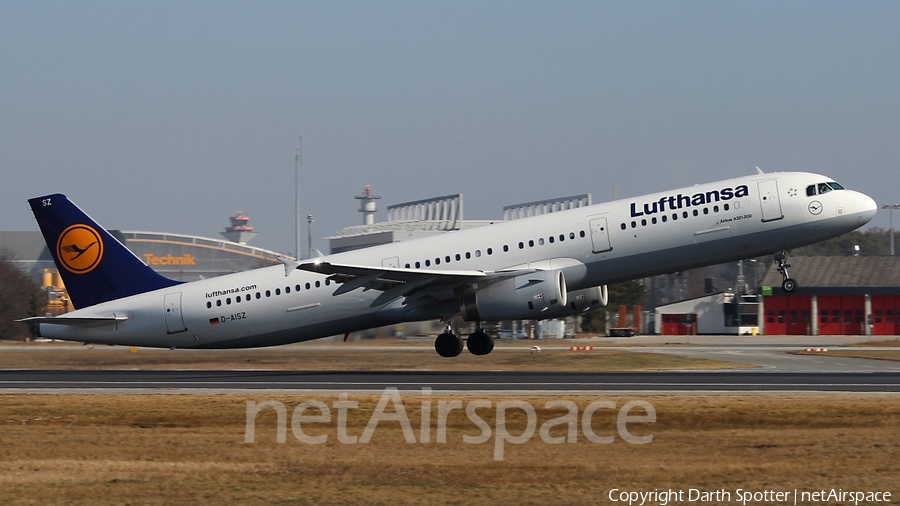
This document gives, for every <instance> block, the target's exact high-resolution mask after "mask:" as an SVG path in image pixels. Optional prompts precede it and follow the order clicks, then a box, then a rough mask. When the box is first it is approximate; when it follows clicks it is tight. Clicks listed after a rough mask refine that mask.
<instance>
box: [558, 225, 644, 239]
mask: <svg viewBox="0 0 900 506" xmlns="http://www.w3.org/2000/svg"><path fill="white" fill-rule="evenodd" d="M626 228H628V227H626V226H625V224H624V223H623V224H622V230H625V229H626ZM551 239H553V238H552V237H551Z"/></svg>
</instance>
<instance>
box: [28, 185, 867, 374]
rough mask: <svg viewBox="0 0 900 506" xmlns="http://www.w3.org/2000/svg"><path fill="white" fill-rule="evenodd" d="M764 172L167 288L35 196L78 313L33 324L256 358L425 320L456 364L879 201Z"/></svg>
mask: <svg viewBox="0 0 900 506" xmlns="http://www.w3.org/2000/svg"><path fill="white" fill-rule="evenodd" d="M757 172H758V173H757V174H754V175H752V176H746V177H738V178H735V179H730V180H726V181H719V182H715V183H709V184H702V185H696V186H692V187H688V188H681V189H677V190H671V191H667V192H663V193H657V194H651V195H644V196H640V197H635V198H633V199H625V200H617V201H613V202H607V203H602V204H597V205H593V206H587V207H580V208H575V209H569V210H565V211H559V212H553V213H549V214H543V215H539V216H534V217H530V218H524V219H518V220H512V221H501V222H497V223H494V224H492V225H487V226H483V227H478V228H473V229H467V230H461V231H454V232H448V233H445V234H441V235H438V236H432V237H426V238H422V239H417V240H413V241H408V242H401V243H393V244H386V245H382V246H376V247H371V248H367V249H362V250H357V251H349V252H345V253H339V254H334V255H328V256H320V257H318V258H314V259H308V260H298V261H295V260H293V259H285V260H283V262H282V263H283V265H275V266H271V267H264V268H260V269H255V270H250V271H245V272H238V273H234V274H229V275H224V276H220V277H215V278H210V279H201V280H198V281H192V282H186V283H184V282H177V281H173V280H170V279H168V278H165V277H163V276H161V275H159V274H157V273H156V272H155V271H153V270H152V269H151V268H150V267H148V266H147V265H146V264H145V263H144V262H143V261H141V259H140V258H138V257H137V256H135V255H134V254H133V253H131V252H130V251H129V250H128V249H127V248H126V247H125V246H124V245H122V244H121V243H120V242H119V241H117V240H116V239H115V238H114V237H112V236H111V235H110V234H109V233H108V232H107V231H106V230H104V229H103V228H101V227H100V226H99V225H98V224H97V223H96V222H94V220H92V219H91V218H90V217H88V216H87V215H86V214H85V213H84V212H83V211H82V210H81V209H79V208H78V207H77V206H76V205H75V204H74V203H72V202H71V201H70V200H68V199H67V198H66V196H65V195H61V194H54V195H46V196H43V197H38V198H34V199H31V200H29V203H30V204H31V209H32V211H33V212H34V215H35V218H36V219H37V222H38V224H39V225H40V228H41V231H42V233H43V235H44V239H45V240H46V241H47V245H48V248H49V249H50V251H51V253H52V255H53V258H54V260H55V261H56V264H57V266H58V268H59V271H60V273H61V274H62V277H63V281H64V282H65V285H66V288H67V289H68V293H69V296H70V298H71V300H72V303H73V305H74V306H75V308H76V310H75V311H72V312H70V313H66V314H64V315H60V316H57V317H36V318H28V319H25V320H23V321H31V322H37V323H39V324H40V329H39V330H40V334H41V335H42V336H44V337H48V338H53V339H62V340H69V341H78V342H84V343H99V344H116V345H128V346H150V347H165V348H250V347H258V346H273V345H280V344H287V343H293V342H299V341H308V340H312V339H318V338H322V337H327V336H333V335H340V334H344V335H345V336H346V335H347V333H349V332H354V331H359V330H363V329H369V328H373V327H380V326H384V325H392V324H398V323H402V322H409V321H423V320H437V319H440V320H442V321H444V322H449V321H450V320H451V319H452V318H453V317H454V316H456V315H460V314H461V315H462V318H463V319H465V320H466V321H470V322H478V323H477V325H476V328H477V330H476V331H475V332H473V333H472V334H470V335H469V336H468V338H467V339H466V340H463V339H462V338H461V337H460V336H458V335H456V334H455V333H454V332H452V330H451V329H450V327H449V325H448V326H447V327H446V329H447V330H445V331H444V332H443V333H442V334H441V335H439V336H438V337H437V339H436V340H435V343H434V347H435V350H436V351H437V352H438V353H439V354H440V355H441V356H444V357H455V356H457V355H459V354H460V353H461V352H462V350H463V348H464V347H465V348H468V350H469V351H470V352H471V353H473V354H475V355H485V354H488V353H490V352H491V350H492V349H493V347H494V342H493V339H492V338H491V337H490V336H489V335H488V334H487V333H486V332H484V331H483V330H482V329H481V323H480V322H483V321H500V320H524V319H529V320H539V319H546V318H559V317H565V316H570V315H575V314H578V313H582V312H585V311H590V310H592V309H596V308H598V307H602V306H604V305H605V304H606V302H607V289H606V286H607V285H608V284H609V283H614V282H619V281H624V280H630V279H637V278H642V277H646V276H653V275H657V274H664V273H670V272H676V271H683V270H686V269H691V268H696V267H701V266H705V265H712V264H717V263H723V262H729V261H735V260H738V259H742V258H750V257H755V256H760V255H768V254H774V255H775V260H776V262H777V265H778V268H779V270H780V272H781V274H782V276H783V279H784V283H783V285H782V287H783V289H784V290H785V291H786V292H792V291H794V290H795V289H796V287H797V281H795V280H794V279H792V278H790V276H789V274H788V270H787V268H788V267H789V265H788V263H787V252H788V251H789V250H791V249H792V248H796V247H799V246H805V245H808V244H813V243H816V242H819V241H822V240H825V239H829V238H831V237H836V236H839V235H841V234H844V233H847V232H850V231H852V230H855V229H856V228H858V227H860V226H862V225H864V224H865V223H867V222H868V221H869V220H871V219H872V217H873V216H874V215H875V212H876V205H875V202H874V201H873V200H872V199H871V198H869V197H868V196H866V195H864V194H862V193H859V192H856V191H852V190H848V189H845V188H844V187H843V186H841V185H840V184H838V183H836V182H834V181H833V180H832V179H831V178H829V177H826V176H822V175H818V174H811V173H801V172H784V173H773V174H764V173H762V172H761V171H757Z"/></svg>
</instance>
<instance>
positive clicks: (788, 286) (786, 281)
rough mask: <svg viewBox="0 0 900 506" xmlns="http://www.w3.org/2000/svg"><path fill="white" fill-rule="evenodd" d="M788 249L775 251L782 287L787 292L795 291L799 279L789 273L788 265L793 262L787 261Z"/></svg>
mask: <svg viewBox="0 0 900 506" xmlns="http://www.w3.org/2000/svg"><path fill="white" fill-rule="evenodd" d="M787 255H788V254H787V251H786V250H782V251H779V252H778V253H775V263H776V264H778V273H779V274H781V279H783V281H782V282H781V288H782V289H783V290H784V292H785V293H793V291H794V290H796V289H797V280H796V279H793V278H792V277H791V275H790V274H788V267H790V266H791V264H789V263H787Z"/></svg>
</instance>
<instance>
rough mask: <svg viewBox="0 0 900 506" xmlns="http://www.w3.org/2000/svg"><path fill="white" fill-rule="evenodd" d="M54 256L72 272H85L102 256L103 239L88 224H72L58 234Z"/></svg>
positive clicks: (93, 266)
mask: <svg viewBox="0 0 900 506" xmlns="http://www.w3.org/2000/svg"><path fill="white" fill-rule="evenodd" d="M56 258H58V259H59V263H60V264H62V266H63V267H65V269H66V270H67V271H69V272H71V273H72V274H87V273H89V272H91V271H92V270H94V268H96V267H97V265H98V264H100V259H101V258H103V239H102V238H101V237H100V234H98V233H97V231H96V230H94V229H93V228H92V227H89V226H88V225H82V224H78V225H72V226H70V227H68V228H66V229H65V230H63V232H62V233H61V234H59V239H57V241H56Z"/></svg>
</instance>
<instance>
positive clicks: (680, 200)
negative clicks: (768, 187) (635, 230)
mask: <svg viewBox="0 0 900 506" xmlns="http://www.w3.org/2000/svg"><path fill="white" fill-rule="evenodd" d="M748 195H750V189H749V188H747V185H743V184H742V185H740V186H738V187H737V188H731V187H727V188H722V189H721V190H710V191H708V192H700V193H695V194H693V195H683V194H681V193H679V194H678V195H669V196H667V197H660V198H659V200H658V201H656V202H650V203H645V204H644V205H643V209H642V210H638V205H640V204H637V203H635V202H632V203H631V217H632V218H636V217H638V216H644V215H648V214H656V213H664V212H666V211H667V210H668V211H674V210H675V209H682V208H685V207H692V206H703V205H706V204H711V203H713V202H719V201H722V200H726V201H727V200H731V199H736V198H741V197H746V196H748ZM666 205H668V206H669V207H668V209H666Z"/></svg>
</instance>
